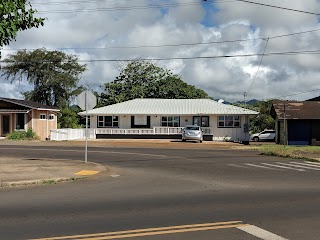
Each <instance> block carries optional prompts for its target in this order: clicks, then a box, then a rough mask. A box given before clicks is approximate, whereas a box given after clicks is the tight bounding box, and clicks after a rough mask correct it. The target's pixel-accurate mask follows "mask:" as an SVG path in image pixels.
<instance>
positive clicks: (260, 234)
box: [237, 225, 288, 240]
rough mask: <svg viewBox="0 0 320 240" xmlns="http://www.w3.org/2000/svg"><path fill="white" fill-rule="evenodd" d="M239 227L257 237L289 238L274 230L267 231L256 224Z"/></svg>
mask: <svg viewBox="0 0 320 240" xmlns="http://www.w3.org/2000/svg"><path fill="white" fill-rule="evenodd" d="M237 228H238V229H239V230H242V231H244V232H246V233H249V234H251V235H253V236H255V237H257V238H260V239H263V240H288V239H287V238H284V237H281V236H279V235H276V234H274V233H272V232H269V231H266V230H264V229H262V228H259V227H256V226H254V225H249V226H243V227H237Z"/></svg>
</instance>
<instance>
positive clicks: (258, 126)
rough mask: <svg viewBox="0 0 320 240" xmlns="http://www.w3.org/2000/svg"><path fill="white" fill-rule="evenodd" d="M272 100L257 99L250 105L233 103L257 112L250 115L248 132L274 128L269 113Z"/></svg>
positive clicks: (273, 122)
mask: <svg viewBox="0 0 320 240" xmlns="http://www.w3.org/2000/svg"><path fill="white" fill-rule="evenodd" d="M272 101H273V100H268V101H257V102H255V103H254V104H252V105H246V106H244V104H234V105H236V106H239V107H246V108H248V109H250V110H253V111H257V112H259V115H258V116H252V117H250V132H252V133H259V132H261V131H263V130H265V129H274V128H275V121H274V119H273V118H272V117H271V115H270V110H271V106H272Z"/></svg>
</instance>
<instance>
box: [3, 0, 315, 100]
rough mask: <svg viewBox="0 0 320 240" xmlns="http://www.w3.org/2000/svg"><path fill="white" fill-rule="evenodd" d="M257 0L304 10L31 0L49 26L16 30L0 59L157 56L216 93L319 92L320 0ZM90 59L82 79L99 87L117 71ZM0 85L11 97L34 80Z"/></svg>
mask: <svg viewBox="0 0 320 240" xmlns="http://www.w3.org/2000/svg"><path fill="white" fill-rule="evenodd" d="M252 1H254V2H256V3H264V4H270V5H275V6H279V7H283V8H290V9H295V10H301V11H304V12H305V13H302V12H298V11H289V10H284V9H280V8H273V7H267V6H262V5H256V4H252V3H246V2H241V1H237V0H215V1H213V0H207V1H206V2H203V1H200V0H183V1H182V0H176V1H174V0H172V1H169V0H162V1H160V0H32V1H31V4H32V5H33V7H34V8H36V9H37V10H38V11H39V15H38V16H42V17H46V18H47V20H46V21H45V25H44V27H40V28H39V29H31V30H28V31H25V32H19V33H18V36H17V41H15V42H12V43H11V44H10V45H9V46H6V47H4V48H3V50H2V57H3V58H5V57H6V56H7V55H8V54H12V53H15V52H16V51H17V50H18V49H36V48H47V49H52V50H62V51H65V52H67V53H70V54H76V55H78V56H79V58H80V59H81V60H119V59H136V58H148V59H152V58H155V59H157V58H158V59H159V58H161V59H165V60H157V61H156V63H157V64H158V65H159V66H161V67H163V68H166V69H170V70H171V71H172V72H174V73H176V74H179V75H181V76H182V79H183V80H184V81H185V82H187V83H188V84H192V85H195V86H196V87H198V88H201V89H203V90H205V91H206V92H207V93H208V94H209V95H210V96H212V97H214V98H215V99H217V98H222V99H224V100H227V101H237V100H243V99H244V92H247V97H246V99H260V100H266V99H270V98H282V99H296V100H305V99H308V98H311V97H316V96H320V54H319V53H320V52H319V50H320V44H319V42H320V41H319V40H320V0H308V1H306V0H252ZM312 13H315V14H312ZM299 32H304V33H300V34H295V35H290V34H292V33H299ZM288 34H289V36H283V35H288ZM268 38H269V39H268ZM267 39H268V40H267ZM236 40H243V41H236ZM164 45H166V46H164ZM168 45H175V46H168ZM146 46H149V47H146ZM150 46H154V47H150ZM265 48H266V49H265ZM264 49H265V53H266V55H265V56H264V57H263V58H262V61H261V53H263V52H264ZM306 51H318V52H317V53H318V54H306ZM287 52H302V53H303V54H302V53H300V54H294V55H288V54H286V53H287ZM270 53H281V54H279V55H271V56H270ZM256 54H257V55H256ZM259 54H260V55H259ZM226 55H228V56H235V55H237V56H238V57H232V58H225V57H221V56H226ZM239 55H240V56H239ZM241 55H250V56H248V57H244V56H241ZM219 56H220V57H219ZM203 57H206V58H203ZM170 58H175V59H174V60H172V59H170ZM183 58H189V59H183ZM260 62H261V65H260ZM87 65H88V70H87V71H86V72H85V73H84V74H83V76H82V79H81V83H82V84H88V85H89V86H90V87H91V88H93V89H94V90H96V91H101V88H100V86H101V85H103V84H104V83H106V82H110V81H112V80H114V79H115V77H116V76H117V75H118V74H119V70H118V69H119V67H118V65H119V64H118V63H117V62H113V61H99V62H97V61H93V62H88V63H87ZM259 66H260V68H259ZM258 69H259V71H258ZM0 86H1V88H0V96H2V97H12V98H22V95H21V94H20V92H23V91H27V90H29V89H30V88H31V87H32V86H28V85H27V84H26V83H20V84H19V83H17V82H16V83H12V84H11V83H9V82H7V81H5V80H4V79H1V78H0Z"/></svg>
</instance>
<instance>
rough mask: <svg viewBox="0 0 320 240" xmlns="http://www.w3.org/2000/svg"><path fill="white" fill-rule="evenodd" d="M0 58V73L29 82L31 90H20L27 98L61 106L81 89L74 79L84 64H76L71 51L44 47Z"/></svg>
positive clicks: (77, 77) (84, 68)
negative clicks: (66, 51)
mask: <svg viewBox="0 0 320 240" xmlns="http://www.w3.org/2000/svg"><path fill="white" fill-rule="evenodd" d="M3 62H4V63H5V64H4V66H3V68H2V71H3V74H2V76H4V77H5V78H6V79H7V80H10V81H11V82H13V81H15V80H17V81H24V80H26V81H27V82H29V83H30V84H32V85H33V90H31V91H28V92H24V93H22V94H23V95H24V96H25V99H27V100H32V101H35V102H39V103H42V104H46V105H48V106H53V107H58V108H60V109H62V108H64V107H66V106H69V104H70V101H71V99H72V98H73V97H75V96H76V95H78V94H79V93H80V92H81V91H82V90H83V87H81V86H78V82H79V80H80V76H81V74H82V73H83V72H84V71H85V70H86V65H81V64H79V63H78V57H77V56H75V55H67V54H66V53H64V52H61V51H47V50H46V49H37V50H34V51H26V50H21V51H18V52H17V53H15V54H12V55H9V56H8V57H7V58H6V59H4V61H3Z"/></svg>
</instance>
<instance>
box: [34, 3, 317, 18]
mask: <svg viewBox="0 0 320 240" xmlns="http://www.w3.org/2000/svg"><path fill="white" fill-rule="evenodd" d="M93 2H98V1H88V0H87V1H71V2H69V3H72V4H80V3H93ZM226 2H244V3H250V4H255V5H260V6H265V7H271V8H277V9H282V10H287V11H293V12H298V13H305V14H311V15H317V16H320V13H315V12H310V11H304V10H300V9H293V8H287V7H281V6H276V5H271V4H265V3H257V2H253V1H247V0H218V1H214V2H213V1H201V2H189V3H172V4H162V5H161V4H158V5H149V6H129V7H111V8H94V9H70V10H68V9H66V10H47V11H39V12H38V13H39V14H44V13H75V12H92V11H121V10H122V11H123V10H125V11H127V10H142V9H151V8H166V7H178V6H192V5H200V4H210V3H226ZM67 3H68V2H67ZM34 4H35V5H37V4H40V3H34ZM42 4H43V3H42ZM48 4H55V5H59V4H66V2H51V3H50V2H48Z"/></svg>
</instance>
